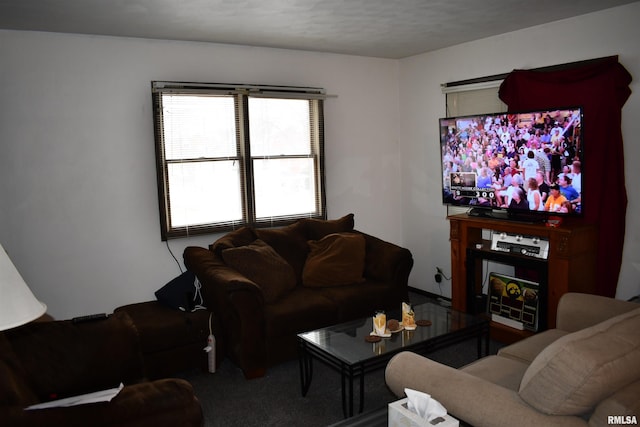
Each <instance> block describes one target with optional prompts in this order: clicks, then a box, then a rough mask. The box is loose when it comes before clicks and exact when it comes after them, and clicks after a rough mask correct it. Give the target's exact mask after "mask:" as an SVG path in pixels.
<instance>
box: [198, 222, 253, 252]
mask: <svg viewBox="0 0 640 427" xmlns="http://www.w3.org/2000/svg"><path fill="white" fill-rule="evenodd" d="M256 238H257V236H256V233H255V232H254V230H253V229H252V228H251V227H240V228H238V229H237V230H233V231H230V232H228V233H227V234H225V235H224V236H222V237H221V238H219V239H218V240H216V241H215V242H213V243H212V244H210V245H209V250H211V251H212V252H214V253H215V254H216V255H218V256H221V253H222V251H223V250H225V249H229V248H236V247H238V246H245V245H248V244H250V243H251V242H253V241H254V240H256Z"/></svg>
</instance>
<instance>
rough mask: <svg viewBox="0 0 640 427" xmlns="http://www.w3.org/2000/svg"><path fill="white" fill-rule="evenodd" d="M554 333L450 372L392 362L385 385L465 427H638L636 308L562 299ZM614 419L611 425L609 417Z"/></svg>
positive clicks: (404, 357)
mask: <svg viewBox="0 0 640 427" xmlns="http://www.w3.org/2000/svg"><path fill="white" fill-rule="evenodd" d="M557 314H558V316H557V328H556V329H550V330H547V331H544V332H541V333H538V334H536V335H533V336H531V337H529V338H526V339H524V340H522V341H519V342H516V343H514V344H511V345H509V346H507V347H503V348H502V349H500V350H499V352H498V354H497V355H492V356H488V357H485V358H482V359H480V360H478V361H476V362H474V363H472V364H470V365H467V366H465V367H463V368H461V369H459V370H458V369H454V368H451V367H448V366H445V365H442V364H439V363H437V362H434V361H432V360H430V359H427V358H425V357H422V356H419V355H417V354H414V353H409V352H404V353H400V354H398V355H396V356H395V357H394V358H393V359H392V360H390V361H389V364H388V365H387V368H386V372H385V375H386V381H387V385H388V386H389V387H390V389H391V390H392V391H393V392H394V393H395V394H396V395H397V396H398V397H403V396H404V388H405V387H406V388H411V389H416V390H420V391H424V392H426V393H429V394H430V395H432V396H433V398H435V399H436V400H438V401H440V402H441V403H442V404H443V405H444V406H445V407H446V408H447V410H448V411H449V412H450V413H451V414H452V416H455V417H457V418H459V419H460V420H462V421H465V422H467V423H469V424H471V425H473V426H477V427H482V426H505V427H506V426H514V425H517V426H522V427H526V426H531V427H534V426H535V427H539V426H545V427H546V426H607V425H611V424H612V423H615V424H620V423H621V422H622V423H623V424H629V423H631V424H633V423H634V421H635V423H636V424H637V423H639V422H640V305H638V304H636V303H632V302H626V301H621V300H615V299H611V298H605V297H601V296H597V295H588V294H579V293H568V294H565V295H564V296H563V297H562V298H561V299H560V303H559V305H558V312H557ZM611 417H614V418H611Z"/></svg>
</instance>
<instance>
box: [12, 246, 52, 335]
mask: <svg viewBox="0 0 640 427" xmlns="http://www.w3.org/2000/svg"><path fill="white" fill-rule="evenodd" d="M45 311H47V306H46V305H44V304H43V303H41V302H40V301H38V300H37V299H36V297H34V296H33V294H32V293H31V289H29V286H27V284H26V283H25V282H24V279H23V278H22V276H20V273H19V272H18V270H17V269H16V267H15V266H14V265H13V263H12V262H11V260H10V259H9V255H7V253H6V252H5V250H4V248H3V247H2V245H0V331H4V330H7V329H11V328H15V327H17V326H20V325H24V324H25V323H28V322H31V321H32V320H35V319H37V318H38V317H40V316H42V315H43V314H44V313H45Z"/></svg>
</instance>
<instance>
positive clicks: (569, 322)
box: [556, 292, 638, 332]
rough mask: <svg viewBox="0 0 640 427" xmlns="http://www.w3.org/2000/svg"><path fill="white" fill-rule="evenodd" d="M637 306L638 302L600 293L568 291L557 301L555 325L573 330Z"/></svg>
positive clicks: (566, 329)
mask: <svg viewBox="0 0 640 427" xmlns="http://www.w3.org/2000/svg"><path fill="white" fill-rule="evenodd" d="M636 308H638V304H636V303H632V302H628V301H622V300H617V299H613V298H608V297H603V296H600V295H592V294H583V293H577V292H569V293H566V294H564V295H562V297H560V301H559V302H558V313H557V319H556V327H557V328H558V329H562V330H563V331H567V332H575V331H579V330H580V329H584V328H588V327H590V326H593V325H595V324H597V323H600V322H602V321H605V320H607V319H610V318H612V317H615V316H617V315H619V314H622V313H626V312H628V311H631V310H633V309H636Z"/></svg>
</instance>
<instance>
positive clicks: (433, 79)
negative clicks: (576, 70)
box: [400, 3, 640, 299]
mask: <svg viewBox="0 0 640 427" xmlns="http://www.w3.org/2000/svg"><path fill="white" fill-rule="evenodd" d="M638 16H640V3H633V4H631V5H627V6H622V7H618V8H613V9H608V10H605V11H603V12H598V13H593V14H588V15H583V16H580V17H577V18H573V19H568V20H564V21H559V22H555V23H550V24H546V25H541V26H538V27H534V28H530V29H527V30H522V31H517V32H513V33H509V34H503V35H500V36H496V37H491V38H487V39H483V40H477V41H474V42H471V43H466V44H463V45H458V46H455V47H452V48H448V49H442V50H439V51H435V52H431V53H427V54H423V55H417V56H414V57H411V58H406V59H403V60H401V61H400V106H401V107H400V113H401V114H400V116H401V122H400V144H401V153H402V170H403V178H402V179H403V183H402V186H403V203H402V205H403V211H402V212H403V215H404V218H403V228H404V239H403V241H404V243H405V245H406V246H407V247H408V248H410V249H411V250H412V252H413V254H414V257H415V258H416V260H417V262H416V266H415V267H414V271H413V273H412V275H411V284H412V285H413V286H415V287H418V288H421V289H425V290H427V291H430V292H433V293H440V291H441V290H440V288H439V287H438V286H436V284H435V282H434V279H433V275H434V272H435V267H436V266H440V267H442V268H443V269H444V270H445V272H446V273H447V274H448V273H449V272H450V271H451V269H450V268H451V267H450V256H449V251H448V250H447V248H448V244H449V243H448V232H449V227H448V223H447V221H446V220H445V216H446V208H445V207H443V206H442V204H441V203H440V193H439V188H440V175H439V174H440V170H441V168H440V162H439V157H438V154H439V153H438V150H439V146H438V144H439V142H438V129H437V120H438V118H439V117H444V116H446V113H445V100H444V95H443V94H442V92H441V90H440V84H441V83H446V82H453V81H458V80H465V79H470V78H474V77H481V76H490V75H496V74H502V73H507V72H509V71H511V70H513V69H516V68H522V69H526V68H535V67H543V66H547V65H554V64H560V63H566V62H572V61H580V60H585V59H590V58H598V57H604V56H610V55H619V60H620V62H621V63H622V64H623V65H624V66H625V67H626V68H627V70H628V71H629V72H630V73H631V75H632V76H633V77H634V78H635V80H634V81H633V82H632V84H631V90H632V91H633V94H632V95H631V98H629V100H628V101H627V103H626V104H625V106H624V109H623V111H622V113H623V118H622V120H623V123H622V132H623V138H624V150H625V159H626V166H625V167H626V169H625V170H626V177H627V178H626V179H627V181H626V182H627V192H628V197H629V205H628V210H627V233H626V242H625V248H624V254H623V257H624V259H623V265H622V271H621V278H620V282H619V286H618V295H617V297H618V298H621V299H628V298H631V297H632V296H634V295H639V294H640V280H639V279H638V277H639V273H640V220H639V218H640V199H639V198H638V193H637V190H636V187H637V185H636V184H635V183H637V182H640V168H638V167H637V164H636V163H637V162H636V159H639V158H640V144H638V143H637V142H638V141H637V139H638V135H640V121H638V120H637V117H639V116H640V94H639V92H640V90H639V86H638V84H639V82H640V48H639V47H638V43H637V40H640V26H638V23H637V18H638ZM589 142H591V141H588V142H587V141H586V140H585V143H589ZM594 143H597V141H595V142H594ZM585 173H587V172H586V171H585ZM442 292H443V294H445V295H446V296H450V284H449V283H448V282H443V285H442Z"/></svg>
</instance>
